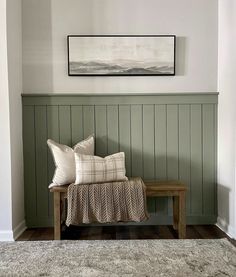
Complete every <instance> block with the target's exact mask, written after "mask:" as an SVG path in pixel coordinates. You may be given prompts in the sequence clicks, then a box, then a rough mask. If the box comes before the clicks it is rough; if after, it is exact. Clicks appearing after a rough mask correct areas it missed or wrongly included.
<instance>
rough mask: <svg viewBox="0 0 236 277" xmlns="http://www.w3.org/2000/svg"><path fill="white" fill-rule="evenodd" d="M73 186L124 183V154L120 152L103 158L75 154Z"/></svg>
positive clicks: (125, 178)
mask: <svg viewBox="0 0 236 277" xmlns="http://www.w3.org/2000/svg"><path fill="white" fill-rule="evenodd" d="M75 163H76V180H75V184H93V183H105V182H112V181H125V180H127V179H128V178H127V177H126V176H125V153H124V152H120V153H116V154H113V155H110V156H107V157H105V158H101V157H97V156H90V155H81V154H78V153H75Z"/></svg>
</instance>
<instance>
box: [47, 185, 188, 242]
mask: <svg viewBox="0 0 236 277" xmlns="http://www.w3.org/2000/svg"><path fill="white" fill-rule="evenodd" d="M145 185H146V195H147V197H160V196H170V197H172V199H173V228H174V229H175V230H176V231H178V237H179V238H180V239H184V238H185V236H186V209H185V201H186V200H185V199H186V190H187V187H186V185H185V184H183V183H182V182H180V181H162V182H145ZM67 188H68V186H60V187H59V186H58V187H53V188H51V189H50V192H53V194H54V239H55V240H60V239H61V214H62V210H63V205H62V203H63V200H64V199H65V198H67Z"/></svg>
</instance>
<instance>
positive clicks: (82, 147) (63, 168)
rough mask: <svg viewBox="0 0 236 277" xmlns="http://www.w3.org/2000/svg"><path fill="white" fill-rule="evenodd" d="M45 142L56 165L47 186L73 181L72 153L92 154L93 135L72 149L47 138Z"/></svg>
mask: <svg viewBox="0 0 236 277" xmlns="http://www.w3.org/2000/svg"><path fill="white" fill-rule="evenodd" d="M47 144H48V146H49V148H50V150H51V152H52V155H53V159H54V163H55V166H56V169H55V173H54V176H53V180H52V184H51V185H49V188H52V187H54V186H63V185H67V184H71V183H74V182H75V176H76V175H75V155H74V153H79V154H83V155H94V136H93V135H91V136H89V137H88V138H87V139H85V140H83V141H81V142H79V143H77V144H76V145H75V146H74V147H73V149H72V148H71V147H69V146H67V145H63V144H59V143H57V142H55V141H53V140H51V139H48V140H47Z"/></svg>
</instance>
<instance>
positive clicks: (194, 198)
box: [190, 104, 202, 215]
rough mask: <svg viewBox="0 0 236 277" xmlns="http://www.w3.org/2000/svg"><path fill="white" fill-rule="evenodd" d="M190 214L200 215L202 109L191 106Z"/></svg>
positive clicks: (195, 105) (198, 106)
mask: <svg viewBox="0 0 236 277" xmlns="http://www.w3.org/2000/svg"><path fill="white" fill-rule="evenodd" d="M190 201H191V214H197V215H201V214H202V109H201V105H198V104H194V105H191V200H190Z"/></svg>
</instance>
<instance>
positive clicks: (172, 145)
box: [167, 105, 179, 180]
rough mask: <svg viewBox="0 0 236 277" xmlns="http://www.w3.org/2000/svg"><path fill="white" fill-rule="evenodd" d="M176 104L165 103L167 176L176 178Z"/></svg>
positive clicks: (177, 174)
mask: <svg viewBox="0 0 236 277" xmlns="http://www.w3.org/2000/svg"><path fill="white" fill-rule="evenodd" d="M178 131H179V130H178V106H177V105H167V178H168V179H169V180H176V179H178V177H179V173H178V155H179V153H178V151H179V150H178V140H179V138H178Z"/></svg>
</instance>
